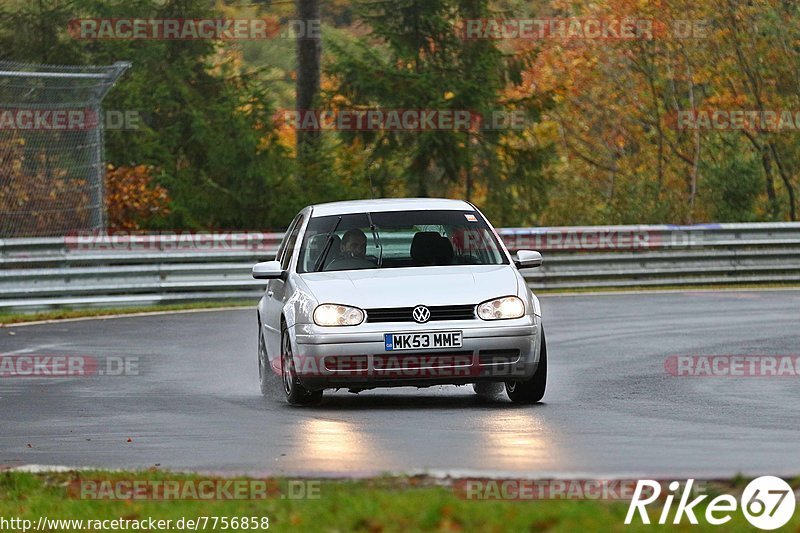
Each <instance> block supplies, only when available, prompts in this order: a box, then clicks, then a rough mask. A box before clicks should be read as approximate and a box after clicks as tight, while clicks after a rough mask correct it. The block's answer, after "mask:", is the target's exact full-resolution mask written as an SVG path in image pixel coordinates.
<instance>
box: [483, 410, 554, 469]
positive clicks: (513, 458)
mask: <svg viewBox="0 0 800 533" xmlns="http://www.w3.org/2000/svg"><path fill="white" fill-rule="evenodd" d="M476 430H477V431H479V433H480V434H481V435H482V436H483V441H484V446H483V450H481V453H482V454H484V455H485V456H486V457H485V462H484V464H485V465H486V466H487V467H490V468H492V469H497V470H526V471H532V470H537V469H549V468H552V465H553V464H563V462H564V460H565V457H564V451H563V449H561V448H559V446H558V445H557V444H556V443H555V442H554V439H553V437H554V432H553V428H550V427H548V426H547V424H546V423H545V421H544V417H543V416H542V415H540V414H537V413H535V412H531V411H530V410H525V411H523V410H520V409H512V410H506V411H498V412H497V413H496V414H495V416H491V417H486V418H484V419H483V423H482V424H481V428H480V429H478V428H476Z"/></svg>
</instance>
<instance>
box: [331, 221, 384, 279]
mask: <svg viewBox="0 0 800 533" xmlns="http://www.w3.org/2000/svg"><path fill="white" fill-rule="evenodd" d="M341 251H342V255H341V256H340V257H337V258H336V259H334V260H333V261H331V263H330V265H328V267H326V268H325V270H357V269H361V268H375V267H376V266H377V265H376V264H375V263H374V262H373V261H370V259H369V258H368V257H367V235H366V234H365V233H364V232H363V231H361V230H360V229H358V228H353V229H349V230H347V231H346V232H345V233H344V236H343V237H342V245H341Z"/></svg>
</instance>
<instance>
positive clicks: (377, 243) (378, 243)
mask: <svg viewBox="0 0 800 533" xmlns="http://www.w3.org/2000/svg"><path fill="white" fill-rule="evenodd" d="M367 219H368V220H369V229H371V230H372V237H373V238H374V239H375V246H376V247H377V248H378V268H380V267H381V263H382V262H383V245H382V244H381V236H380V235H378V229H377V227H376V226H375V223H374V222H373V221H372V214H371V213H367Z"/></svg>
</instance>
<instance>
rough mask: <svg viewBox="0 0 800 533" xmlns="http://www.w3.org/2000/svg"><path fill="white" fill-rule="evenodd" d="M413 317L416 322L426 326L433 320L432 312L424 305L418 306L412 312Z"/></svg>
mask: <svg viewBox="0 0 800 533" xmlns="http://www.w3.org/2000/svg"><path fill="white" fill-rule="evenodd" d="M411 317H412V318H413V319H414V322H418V323H420V324H424V323H425V322H427V321H428V320H430V319H431V310H430V309H428V308H427V307H425V306H424V305H418V306H416V307H415V308H414V310H413V311H411Z"/></svg>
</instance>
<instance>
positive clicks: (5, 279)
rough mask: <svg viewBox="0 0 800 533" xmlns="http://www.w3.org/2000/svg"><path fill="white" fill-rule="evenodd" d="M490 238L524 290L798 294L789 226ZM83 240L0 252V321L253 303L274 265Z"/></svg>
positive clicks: (245, 252) (264, 246) (797, 250)
mask: <svg viewBox="0 0 800 533" xmlns="http://www.w3.org/2000/svg"><path fill="white" fill-rule="evenodd" d="M498 233H499V234H500V235H501V237H502V238H503V240H504V241H505V243H506V245H507V246H508V247H509V249H510V250H512V252H513V251H516V250H518V249H525V248H528V249H538V250H540V251H542V252H543V255H544V258H545V261H544V265H543V266H542V267H540V268H537V269H530V270H527V271H526V272H525V278H526V279H527V281H528V285H529V286H530V287H531V288H532V289H534V290H536V289H570V288H609V287H619V288H623V287H658V286H673V285H675V286H685V287H691V286H697V285H708V284H715V285H717V284H723V285H732V286H735V285H737V284H744V283H746V284H766V283H780V284H784V283H800V223H772V224H706V225H698V226H592V227H558V228H506V229H501V230H499V231H498ZM198 236H199V237H198ZM91 237H92V236H91V235H83V236H81V235H77V236H76V235H71V236H66V237H58V238H34V239H6V240H0V309H6V310H8V309H22V310H25V309H28V310H34V309H42V308H49V307H61V306H68V307H87V306H106V307H107V306H128V305H144V304H157V303H174V302H191V301H207V300H242V299H251V298H252V299H253V301H255V300H256V299H257V298H258V297H259V295H260V293H261V292H262V291H263V287H264V285H265V282H263V281H259V280H254V279H252V278H251V277H250V268H251V267H252V265H253V264H254V263H256V262H257V261H264V260H267V259H271V258H272V257H273V256H274V254H275V251H276V250H277V247H278V244H279V242H280V239H281V237H282V234H279V233H260V232H244V233H226V234H224V238H218V239H216V241H215V240H214V238H215V236H214V235H203V234H180V233H178V234H174V235H173V234H160V235H142V236H133V237H132V236H125V235H121V236H113V235H112V236H109V237H107V236H105V235H100V236H94V240H92V238H91ZM209 242H211V245H209V246H205V244H207V243H209ZM204 243H205V244H204ZM201 246H202V248H201Z"/></svg>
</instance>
